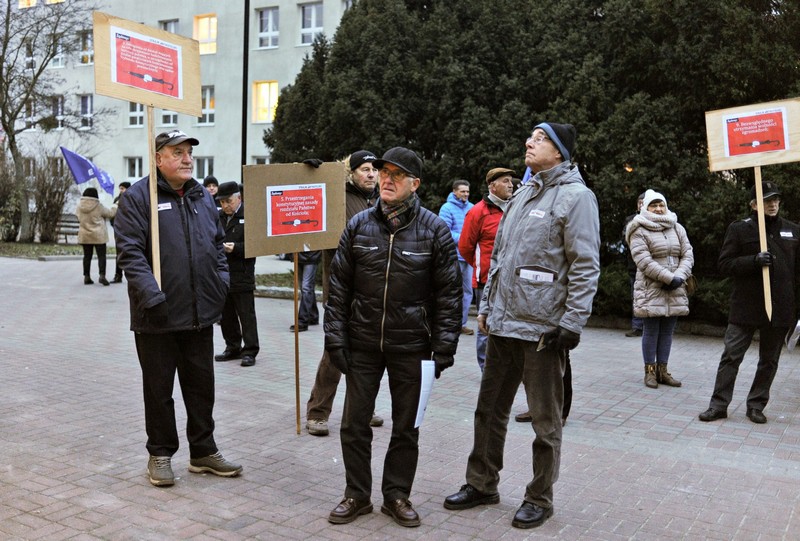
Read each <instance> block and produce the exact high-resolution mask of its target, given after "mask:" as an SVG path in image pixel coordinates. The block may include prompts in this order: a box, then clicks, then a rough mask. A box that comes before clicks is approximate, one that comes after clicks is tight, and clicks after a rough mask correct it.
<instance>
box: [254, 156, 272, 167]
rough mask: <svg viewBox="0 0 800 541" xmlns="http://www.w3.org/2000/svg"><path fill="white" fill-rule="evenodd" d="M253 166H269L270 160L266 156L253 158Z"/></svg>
mask: <svg viewBox="0 0 800 541" xmlns="http://www.w3.org/2000/svg"><path fill="white" fill-rule="evenodd" d="M253 164H254V165H267V164H269V158H268V157H266V156H253Z"/></svg>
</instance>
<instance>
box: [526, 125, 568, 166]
mask: <svg viewBox="0 0 800 541" xmlns="http://www.w3.org/2000/svg"><path fill="white" fill-rule="evenodd" d="M536 128H539V129H542V130H544V131H545V133H547V136H548V137H550V139H551V140H552V141H553V143H555V145H556V148H558V151H559V152H560V153H561V157H563V158H564V161H565V162H568V161H570V160H572V155H573V154H574V153H575V137H576V136H577V134H576V132H575V126H573V125H572V124H556V123H554V122H542V123H541V124H537V125H536V126H534V127H533V129H534V130H535V129H536Z"/></svg>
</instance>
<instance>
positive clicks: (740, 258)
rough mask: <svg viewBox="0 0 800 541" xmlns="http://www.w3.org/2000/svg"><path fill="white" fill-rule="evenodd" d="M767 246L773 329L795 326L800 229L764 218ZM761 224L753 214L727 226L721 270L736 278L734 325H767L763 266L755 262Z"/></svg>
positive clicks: (732, 297) (733, 309) (732, 300)
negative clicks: (769, 259)
mask: <svg viewBox="0 0 800 541" xmlns="http://www.w3.org/2000/svg"><path fill="white" fill-rule="evenodd" d="M765 226H766V233H767V246H768V248H769V252H770V253H771V254H772V256H773V257H774V262H773V264H772V266H771V267H770V269H769V278H770V289H771V296H772V321H771V325H772V326H773V327H794V325H795V322H796V321H797V312H796V308H795V302H796V300H795V295H796V286H797V283H796V272H797V269H798V265H797V258H798V257H800V250H798V245H800V226H798V225H797V224H795V223H793V222H790V221H789V220H784V219H783V218H770V217H769V216H767V217H766V219H765ZM759 246H760V245H759V241H758V222H757V220H756V215H755V214H753V215H752V216H750V217H749V218H746V219H744V220H738V221H736V222H733V223H732V224H731V225H730V226H728V231H727V233H725V240H724V241H723V243H722V250H721V251H720V253H719V270H720V272H721V273H722V274H724V275H726V276H730V277H731V278H733V288H732V291H731V307H730V312H729V314H728V321H729V322H730V323H733V324H734V325H742V326H761V325H768V324H770V321H769V320H768V319H767V312H766V310H765V309H764V285H763V280H762V271H761V269H762V267H761V266H760V265H757V264H756V263H755V262H754V261H753V257H754V256H755V255H756V254H757V253H758V252H760V251H761V250H760V248H759Z"/></svg>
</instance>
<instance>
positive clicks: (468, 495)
mask: <svg viewBox="0 0 800 541" xmlns="http://www.w3.org/2000/svg"><path fill="white" fill-rule="evenodd" d="M494 503H500V494H498V493H496V492H495V493H494V494H485V493H483V492H479V491H478V489H476V488H475V487H474V486H472V485H470V484H466V485H464V486H462V487H461V490H459V491H458V492H456V493H455V494H451V495H449V496H448V497H446V498H445V499H444V508H445V509H450V510H453V511H457V510H459V509H471V508H473V507H476V506H478V505H491V504H494Z"/></svg>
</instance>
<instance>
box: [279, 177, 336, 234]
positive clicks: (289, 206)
mask: <svg viewBox="0 0 800 541" xmlns="http://www.w3.org/2000/svg"><path fill="white" fill-rule="evenodd" d="M325 218H326V214H325V185H324V184H305V185H304V184H293V185H285V186H269V187H267V236H268V237H276V236H281V235H297V234H299V233H321V232H323V231H325V230H326V227H325V226H326V221H325Z"/></svg>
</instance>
